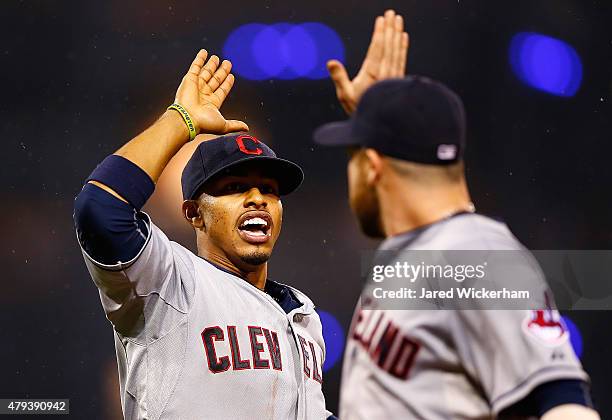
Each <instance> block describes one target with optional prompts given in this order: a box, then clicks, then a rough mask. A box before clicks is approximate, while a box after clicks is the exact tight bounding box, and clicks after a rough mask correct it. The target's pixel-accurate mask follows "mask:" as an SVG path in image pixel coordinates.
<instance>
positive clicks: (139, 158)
mask: <svg viewBox="0 0 612 420" xmlns="http://www.w3.org/2000/svg"><path fill="white" fill-rule="evenodd" d="M188 141H189V130H188V129H187V125H186V124H185V122H184V121H183V119H182V117H181V116H180V114H179V113H178V112H176V111H174V110H168V111H166V112H164V114H163V115H162V116H161V117H160V118H159V119H158V120H157V121H156V122H155V123H154V124H153V125H152V126H150V127H149V128H147V129H146V130H145V131H143V132H142V133H140V134H139V135H137V136H136V137H134V138H133V139H132V140H130V141H129V142H127V143H126V144H125V145H123V146H122V147H121V148H120V149H119V150H117V151H116V152H115V154H116V155H118V156H122V157H124V158H126V159H127V160H129V161H131V162H132V163H134V164H135V165H137V166H138V167H140V169H142V170H143V171H145V172H146V173H147V175H149V177H150V178H151V179H152V180H153V182H157V180H158V179H159V177H160V175H161V173H162V172H163V170H164V168H165V167H166V165H167V164H168V162H169V161H170V159H172V157H173V156H174V155H175V154H176V153H177V152H178V151H179V150H180V149H181V147H183V145H184V144H185V143H187V142H188Z"/></svg>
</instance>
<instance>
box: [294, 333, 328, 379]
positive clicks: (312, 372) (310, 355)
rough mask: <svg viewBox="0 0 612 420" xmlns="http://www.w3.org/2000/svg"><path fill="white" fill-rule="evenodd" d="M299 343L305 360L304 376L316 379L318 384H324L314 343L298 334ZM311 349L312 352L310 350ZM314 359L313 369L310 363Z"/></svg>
mask: <svg viewBox="0 0 612 420" xmlns="http://www.w3.org/2000/svg"><path fill="white" fill-rule="evenodd" d="M298 341H299V342H300V347H301V348H302V357H303V358H304V365H303V366H304V375H305V376H306V377H307V378H309V379H314V380H315V381H317V382H318V383H323V375H322V373H321V368H320V366H319V361H318V360H317V351H316V347H315V345H314V343H313V342H312V341H308V340H306V339H305V338H304V337H302V336H301V335H299V334H298ZM308 349H310V350H308ZM311 359H312V369H311V368H310V366H309V365H310V363H311Z"/></svg>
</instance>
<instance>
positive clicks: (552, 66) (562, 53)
mask: <svg viewBox="0 0 612 420" xmlns="http://www.w3.org/2000/svg"><path fill="white" fill-rule="evenodd" d="M510 63H511V65H512V69H513V70H514V73H515V74H516V75H517V76H518V77H519V78H520V79H521V80H522V81H523V82H524V83H526V84H527V85H529V86H531V87H533V88H535V89H538V90H541V91H544V92H546V93H550V94H552V95H557V96H567V97H569V96H574V95H575V94H576V92H577V91H578V89H579V88H580V83H581V81H582V62H581V61H580V57H579V56H578V53H577V52H576V50H575V49H574V48H573V47H571V46H570V45H568V44H567V43H565V42H564V41H561V40H558V39H555V38H551V37H549V36H546V35H540V34H536V33H529V32H521V33H519V34H517V35H515V36H514V37H513V38H512V41H511V42H510Z"/></svg>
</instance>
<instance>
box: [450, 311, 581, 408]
mask: <svg viewBox="0 0 612 420" xmlns="http://www.w3.org/2000/svg"><path fill="white" fill-rule="evenodd" d="M451 322H452V323H454V324H455V325H452V326H451V328H452V331H453V336H454V337H453V338H454V342H455V344H456V347H457V351H458V354H459V357H460V359H461V362H462V364H463V366H464V368H465V369H466V372H467V374H468V375H469V376H471V377H472V378H473V379H474V381H475V382H476V383H477V384H478V386H479V387H480V388H481V390H482V392H483V393H484V394H485V397H486V398H487V400H488V401H489V403H490V405H491V407H492V409H493V411H494V412H495V413H496V414H498V413H499V412H500V411H502V410H503V409H505V408H507V407H509V406H511V405H512V404H514V403H516V402H518V401H520V400H521V399H522V398H524V397H526V396H527V395H528V394H529V392H530V391H531V390H533V389H534V388H535V387H536V386H538V385H541V384H543V383H545V382H549V381H554V380H559V379H580V380H585V381H586V380H588V377H587V375H586V373H585V372H584V371H583V370H582V367H581V365H580V362H579V361H578V359H577V357H576V355H575V354H574V351H573V349H572V346H571V343H570V341H569V332H568V331H567V328H566V327H565V325H564V323H563V321H562V319H561V317H560V315H559V312H557V311H556V310H537V311H536V310H464V311H457V312H456V313H455V314H454V315H453V316H452V317H451Z"/></svg>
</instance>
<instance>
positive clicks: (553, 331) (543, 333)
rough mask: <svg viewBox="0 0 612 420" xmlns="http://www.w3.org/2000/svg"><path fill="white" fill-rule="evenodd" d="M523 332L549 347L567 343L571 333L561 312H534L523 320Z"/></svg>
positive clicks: (541, 310) (540, 310) (530, 312)
mask: <svg viewBox="0 0 612 420" xmlns="http://www.w3.org/2000/svg"><path fill="white" fill-rule="evenodd" d="M523 332H525V334H527V335H528V336H530V337H534V338H536V339H537V340H538V341H539V342H540V343H541V344H544V345H546V346H549V347H556V346H559V345H561V344H563V343H565V342H566V341H567V339H568V338H569V332H568V329H567V326H566V325H565V322H564V321H563V318H561V315H560V314H559V312H557V311H554V310H550V309H549V310H543V309H539V310H532V311H529V313H528V314H527V316H526V317H525V319H524V320H523Z"/></svg>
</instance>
